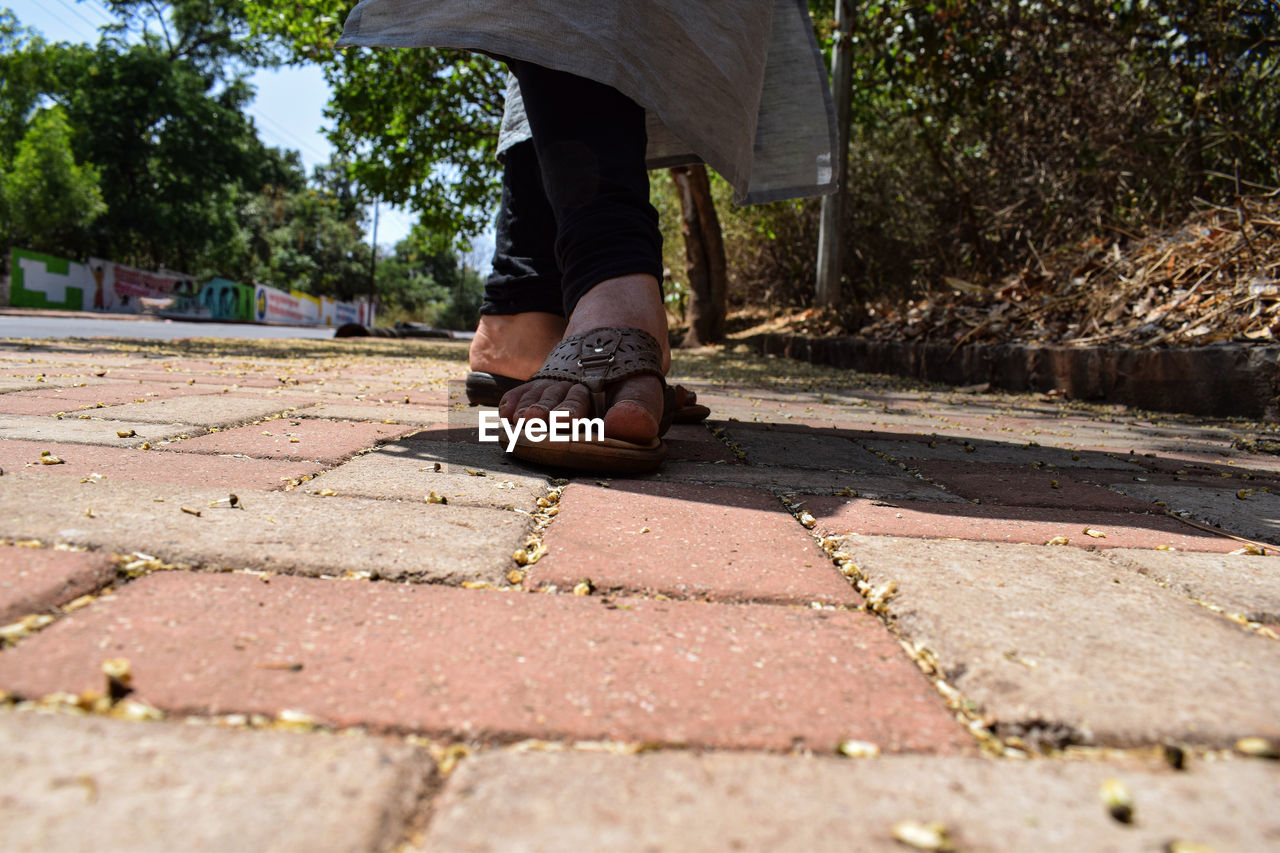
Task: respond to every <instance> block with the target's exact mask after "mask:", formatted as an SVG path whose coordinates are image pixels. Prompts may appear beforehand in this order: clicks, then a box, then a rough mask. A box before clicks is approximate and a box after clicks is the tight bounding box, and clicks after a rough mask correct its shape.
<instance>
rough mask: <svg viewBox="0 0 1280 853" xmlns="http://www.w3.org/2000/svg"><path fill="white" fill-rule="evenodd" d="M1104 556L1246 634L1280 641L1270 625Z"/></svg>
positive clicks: (1279, 637) (1114, 555)
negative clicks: (1180, 589)
mask: <svg viewBox="0 0 1280 853" xmlns="http://www.w3.org/2000/svg"><path fill="white" fill-rule="evenodd" d="M1102 556H1103V557H1104V559H1106V560H1107V561H1108V562H1110V563H1112V564H1113V565H1117V566H1120V567H1123V568H1125V569H1128V570H1130V571H1132V572H1134V573H1136V574H1138V575H1141V576H1142V577H1144V578H1146V579H1147V580H1149V581H1151V582H1152V583H1154V584H1155V585H1156V586H1158V587H1160V588H1161V589H1166V590H1169V591H1170V592H1172V593H1173V594H1174V595H1181V596H1182V597H1183V598H1185V599H1188V600H1189V601H1194V602H1195V603H1196V604H1198V605H1200V606H1201V607H1203V608H1204V609H1205V610H1208V611H1209V612H1210V613H1214V614H1216V615H1218V616H1221V617H1223V618H1224V619H1226V620H1228V621H1230V622H1234V623H1235V624H1236V625H1238V626H1239V627H1240V628H1242V629H1244V630H1245V631H1246V632H1250V633H1254V634H1258V635H1260V636H1263V637H1267V638H1270V639H1272V640H1280V635H1277V634H1276V632H1275V630H1274V629H1273V628H1271V627H1270V626H1269V625H1264V624H1263V623H1261V622H1257V621H1254V620H1252V619H1250V618H1249V617H1247V616H1245V615H1244V614H1243V613H1236V612H1234V611H1232V610H1227V609H1226V608H1225V607H1222V606H1221V605H1218V604H1214V603H1213V602H1211V601H1206V600H1205V599H1203V598H1199V597H1197V596H1194V595H1191V594H1189V593H1186V592H1181V593H1180V592H1179V591H1178V590H1177V589H1174V588H1173V587H1172V586H1170V585H1169V583H1168V582H1167V581H1163V580H1161V579H1160V578H1158V577H1155V576H1153V575H1150V574H1148V573H1147V572H1144V571H1142V570H1141V569H1140V568H1139V567H1137V566H1134V565H1132V564H1131V563H1129V561H1128V560H1126V559H1125V558H1124V557H1122V556H1119V555H1116V554H1112V553H1105V552H1104V553H1103V554H1102Z"/></svg>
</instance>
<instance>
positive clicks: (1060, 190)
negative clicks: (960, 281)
mask: <svg viewBox="0 0 1280 853" xmlns="http://www.w3.org/2000/svg"><path fill="white" fill-rule="evenodd" d="M859 9H860V10H861V13H862V17H861V18H860V19H859V20H858V22H857V24H856V27H855V33H854V36H855V40H854V45H853V50H854V68H855V75H854V76H855V80H854V92H853V109H852V114H853V123H852V124H853V126H852V128H851V132H850V139H849V152H850V155H851V156H850V177H849V181H848V190H847V201H846V206H845V215H844V232H843V233H844V239H845V242H846V251H845V253H844V275H845V278H846V281H848V282H851V283H852V285H853V286H852V287H849V286H846V288H845V295H846V299H847V300H849V301H850V302H853V303H858V302H861V301H862V300H865V299H872V298H880V297H886V296H890V297H892V296H905V295H907V294H909V293H911V292H912V291H917V290H922V289H923V290H927V289H929V288H930V287H935V286H937V285H939V284H940V283H941V280H942V278H943V277H944V276H956V277H960V278H965V279H970V280H973V281H978V282H987V281H991V280H993V279H997V278H999V277H1000V276H1002V275H1004V274H1006V273H1008V272H1009V271H1011V270H1017V269H1020V268H1023V267H1025V266H1030V265H1035V264H1036V258H1037V256H1038V255H1040V254H1043V253H1044V252H1046V251H1049V250H1051V249H1053V248H1054V247H1057V246H1061V245H1065V244H1069V243H1073V242H1075V241H1077V240H1079V239H1081V238H1083V237H1085V236H1087V235H1091V234H1096V233H1098V232H1100V231H1111V232H1113V233H1115V234H1124V233H1125V232H1127V231H1130V230H1133V229H1134V228H1135V227H1136V226H1137V224H1139V223H1142V224H1157V223H1164V222H1170V221H1174V220H1177V219H1180V218H1182V217H1183V216H1185V215H1186V213H1187V212H1188V211H1189V210H1190V209H1191V207H1192V206H1193V204H1194V203H1195V201H1196V199H1197V198H1206V199H1210V200H1214V201H1219V202H1230V201H1231V200H1232V199H1233V198H1234V196H1235V195H1236V193H1237V192H1238V191H1239V190H1241V189H1244V190H1246V191H1247V189H1248V187H1249V186H1250V185H1262V186H1277V185H1280V6H1277V5H1276V4H1275V3H1270V2H1265V0H1235V2H1229V1H1228V0H1216V2H1204V3H1196V4H1179V3H1173V2H1164V0H1149V2H1142V0H1125V2H1110V3H1056V4H1050V3H1039V2H1030V1H1029V0H1005V1H1004V2H990V1H989V2H961V0H949V2H933V3H927V4H924V3H911V2H902V1H901V0H886V2H870V3H864V4H859ZM819 27H820V29H829V28H830V22H822V21H821V20H820V21H819ZM720 199H725V202H724V203H723V204H722V205H721V211H722V221H723V222H724V227H725V236H726V247H727V251H728V253H729V256H730V261H729V263H730V275H731V292H732V294H733V295H734V297H736V299H737V300H738V301H741V300H746V301H749V302H751V303H754V304H763V305H769V306H790V305H794V306H802V305H807V304H809V303H810V302H811V300H812V296H811V294H812V292H813V278H814V270H813V264H814V258H815V256H816V251H817V216H818V214H817V211H818V204H817V202H816V201H808V202H801V203H789V204H775V205H766V206H762V207H758V208H732V207H731V206H729V204H728V203H727V193H721V195H720V196H719V197H718V200H720ZM849 307H852V306H846V309H848V308H849Z"/></svg>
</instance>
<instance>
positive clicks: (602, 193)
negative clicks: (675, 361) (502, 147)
mask: <svg viewBox="0 0 1280 853" xmlns="http://www.w3.org/2000/svg"><path fill="white" fill-rule="evenodd" d="M511 67H512V71H513V72H514V73H515V75H516V78H517V79H518V80H519V81H520V90H521V94H522V96H523V97H524V101H525V109H526V111H527V113H528V116H529V124H530V129H531V130H532V132H533V142H534V147H535V150H536V152H537V156H538V162H539V164H540V166H541V172H542V179H543V186H544V188H545V190H546V194H547V198H548V200H549V202H550V205H551V209H552V212H553V214H554V216H555V222H556V239H555V255H556V261H557V263H558V265H559V267H560V269H561V271H562V273H563V276H564V278H563V284H562V287H563V289H564V294H565V303H564V308H565V311H566V313H567V314H568V315H569V322H568V326H567V329H566V334H569V335H572V334H577V333H579V332H586V331H590V330H591V329H594V328H598V327H601V326H634V327H637V328H641V329H644V330H645V331H647V332H649V333H650V334H652V335H653V336H654V337H655V338H657V339H658V341H659V342H660V344H661V345H662V358H663V367H664V369H665V368H666V366H667V365H668V364H669V361H670V354H669V352H668V350H667V325H666V312H665V311H664V310H663V305H662V293H661V289H660V284H659V280H660V277H661V274H662V258H661V250H662V240H661V236H660V233H659V231H658V223H657V213H656V211H655V210H654V209H653V207H652V206H651V205H650V204H649V180H648V173H647V171H646V170H645V164H644V153H645V142H646V140H645V132H644V111H643V109H641V108H640V107H639V106H638V105H637V104H635V102H633V101H631V100H630V99H629V98H626V97H625V96H623V95H621V94H620V93H618V92H616V91H615V90H613V89H610V88H609V87H607V86H603V85H601V84H598V83H595V82H593V81H590V80H585V79H583V78H580V77H575V76H573V75H569V74H563V73H560V72H555V71H550V70H548V69H544V68H540V67H538V66H534V65H529V64H527V63H519V62H516V63H512V64H511ZM661 388H662V386H661V383H660V382H659V381H658V379H657V378H656V377H652V376H642V377H636V378H633V379H629V380H626V381H624V382H621V383H619V384H618V386H617V387H616V388H615V389H614V390H613V394H612V397H611V399H610V401H609V404H610V405H609V410H608V412H607V413H606V415H605V433H606V435H608V436H610V437H613V438H620V439H624V440H626V441H634V442H646V441H649V440H650V439H652V438H653V437H654V436H656V435H657V432H658V422H659V418H660V417H661V413H662V390H661ZM556 408H560V409H567V410H569V412H570V413H571V415H572V416H575V417H578V416H586V415H587V414H588V412H587V399H586V394H585V389H584V388H582V386H572V385H570V384H569V383H567V382H553V381H550V380H538V381H535V382H530V383H527V384H526V385H523V386H521V387H520V388H517V389H515V390H514V391H512V392H510V393H508V394H507V395H506V397H504V398H503V405H502V407H501V411H502V414H503V416H504V417H509V418H510V417H531V418H545V417H546V416H547V413H548V412H549V411H550V410H551V409H556Z"/></svg>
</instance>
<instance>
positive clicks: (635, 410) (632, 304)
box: [477, 275, 671, 444]
mask: <svg viewBox="0 0 1280 853" xmlns="http://www.w3.org/2000/svg"><path fill="white" fill-rule="evenodd" d="M605 326H626V327H632V328H637V329H643V330H644V331H646V332H648V333H649V334H651V335H653V336H654V337H655V338H657V339H658V343H659V345H660V346H661V348H662V370H663V373H665V372H666V371H667V370H668V369H670V366H671V351H670V349H669V348H668V346H667V314H666V311H665V310H664V309H663V306H662V295H661V291H660V290H659V288H658V281H657V279H655V278H654V277H653V276H648V275H630V276H623V277H621V278H613V279H609V280H607V281H603V282H601V283H600V284H598V285H596V286H595V287H593V288H592V289H591V290H590V291H589V292H588V293H587V295H586V296H583V297H582V299H581V300H579V302H578V306H577V308H575V309H574V312H573V316H572V317H570V318H569V323H568V325H567V326H566V328H565V330H564V336H565V337H568V336H570V335H577V334H582V333H585V332H589V331H591V330H592V329H599V328H601V327H605ZM477 337H478V334H477ZM543 355H544V356H545V355H546V353H543ZM540 366H541V362H539V364H538V365H537V366H535V367H534V368H533V370H531V371H529V373H525V374H521V375H522V376H529V375H532V374H533V373H535V372H537V369H538V367H540ZM606 402H607V404H608V407H609V409H608V411H607V412H606V413H605V416H604V434H605V435H606V436H608V437H610V438H617V439H621V440H623V441H630V442H634V443H636V444H647V443H648V442H650V441H652V440H653V439H654V438H656V437H657V436H658V427H659V422H660V420H661V418H662V403H663V400H662V382H661V381H659V379H658V378H657V377H656V376H635V377H632V378H630V379H625V380H623V381H622V382H619V383H617V384H616V385H615V386H614V387H613V388H611V389H609V396H608V399H607V401H606ZM552 409H562V410H565V411H567V412H568V413H569V416H570V417H571V418H585V417H589V416H590V415H591V401H590V397H589V395H588V394H587V389H586V388H585V387H584V386H582V385H576V384H573V383H570V382H563V381H556V380H551V379H537V380H534V381H532V382H527V383H525V384H524V385H521V386H519V387H518V388H514V389H512V390H511V391H508V392H507V394H506V395H505V396H504V397H503V398H502V404H501V405H500V406H499V408H498V411H499V413H500V414H501V415H502V417H504V418H507V419H515V418H522V417H523V418H529V419H532V420H546V419H547V418H548V416H549V414H550V412H551V410H552Z"/></svg>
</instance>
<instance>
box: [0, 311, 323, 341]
mask: <svg viewBox="0 0 1280 853" xmlns="http://www.w3.org/2000/svg"><path fill="white" fill-rule="evenodd" d="M332 337H333V329H331V328H327V327H324V326H259V325H253V324H249V323H191V322H185V321H181V320H132V319H130V320H117V319H112V318H109V317H80V316H77V317H53V316H49V315H47V314H41V315H38V316H28V315H16V314H0V338H60V339H65V338H146V339H148V340H166V341H167V340H174V339H176V338H250V339H262V338H332Z"/></svg>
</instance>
